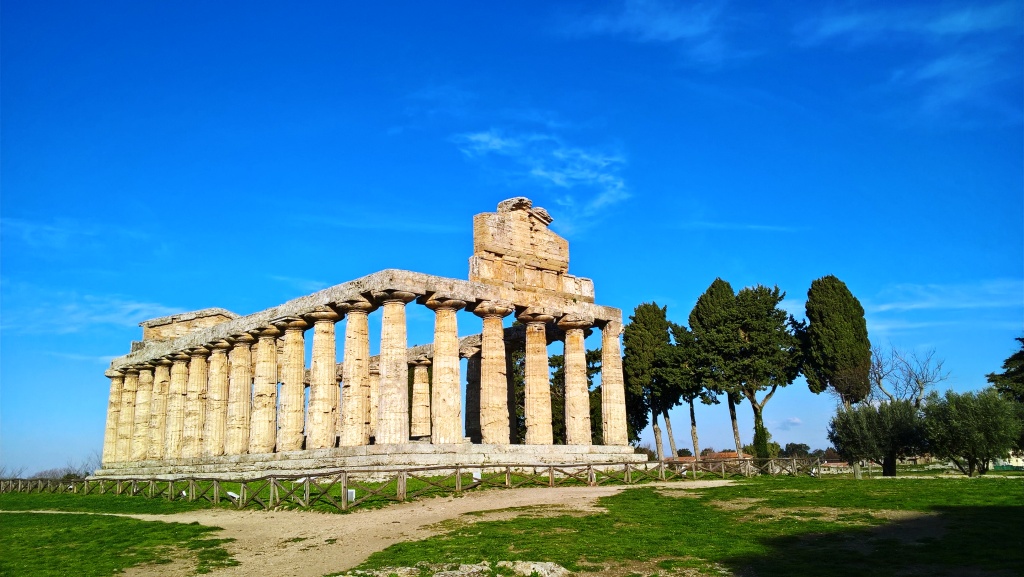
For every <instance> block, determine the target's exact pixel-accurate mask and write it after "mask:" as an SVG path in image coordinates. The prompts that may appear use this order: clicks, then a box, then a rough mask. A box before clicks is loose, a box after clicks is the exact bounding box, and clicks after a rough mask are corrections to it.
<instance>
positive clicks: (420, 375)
mask: <svg viewBox="0 0 1024 577" xmlns="http://www.w3.org/2000/svg"><path fill="white" fill-rule="evenodd" d="M375 297H376V298H375V302H370V301H368V300H363V299H360V300H355V301H350V302H346V303H340V304H338V305H336V306H334V307H322V308H319V309H316V310H314V311H312V312H310V313H309V314H306V315H303V317H302V318H297V317H296V318H285V319H279V320H277V321H274V323H273V325H272V326H268V327H264V328H262V329H259V330H256V331H253V332H252V333H250V334H242V335H237V336H233V337H231V338H230V339H227V340H223V341H217V342H214V343H210V344H208V345H206V346H203V347H197V348H194V349H190V350H188V351H185V352H181V353H176V354H173V355H169V356H168V357H164V358H161V359H159V360H156V361H153V362H152V363H147V364H141V365H137V366H134V367H130V368H128V369H125V370H123V371H113V372H109V373H108V376H109V377H110V379H111V387H110V398H109V404H108V410H107V424H106V436H105V440H104V449H103V461H104V462H105V463H110V462H123V461H143V460H164V459H177V458H197V457H213V456H220V455H225V454H227V455H237V454H243V453H255V454H259V453H271V452H275V451H277V452H286V451H297V450H301V449H303V448H305V449H307V450H308V449H323V448H329V447H333V446H335V443H336V442H337V443H338V445H340V446H359V445H366V444H368V443H369V442H370V437H371V436H373V438H374V442H375V443H376V444H395V443H405V442H408V441H409V440H410V437H414V438H415V437H418V438H426V437H429V439H430V442H431V443H434V444H447V443H461V442H463V440H464V437H463V432H462V407H461V391H460V388H461V375H460V356H459V337H458V326H457V321H456V316H457V315H456V313H457V311H459V310H460V309H462V308H464V307H465V306H466V303H465V302H464V301H461V300H457V299H449V298H444V297H439V296H433V297H431V298H430V299H428V300H427V302H426V303H425V304H426V306H427V307H429V308H430V309H432V310H434V311H435V328H434V351H433V359H426V358H421V359H415V360H413V361H412V362H411V363H410V361H409V359H408V358H407V352H406V351H407V338H406V319H405V305H406V304H407V303H408V302H410V301H411V300H413V299H414V298H415V297H416V295H414V294H413V293H408V292H403V291H384V292H382V293H379V294H376V295H375ZM377 306H380V307H381V308H382V309H383V310H382V313H383V314H382V317H383V319H382V328H381V347H380V356H379V362H378V366H377V367H375V368H376V370H371V367H370V355H369V330H368V319H367V315H368V314H369V313H370V312H371V311H373V310H375V308H376V307H377ZM512 310H513V308H512V307H511V306H510V305H507V304H504V303H496V302H482V303H479V304H477V305H476V306H475V307H473V312H474V313H475V314H476V315H478V316H480V317H481V318H482V319H483V335H482V336H483V339H482V343H481V348H480V352H479V354H478V355H474V356H470V357H469V363H470V364H469V375H467V378H468V379H469V383H468V388H467V422H466V425H467V426H466V428H467V433H468V434H469V435H470V437H472V438H474V439H479V440H480V441H481V442H483V443H494V444H503V443H509V441H510V436H511V430H510V418H509V409H510V406H511V403H510V402H509V395H510V393H509V386H508V380H507V375H506V355H505V343H504V329H503V326H502V323H503V321H502V319H503V318H504V317H505V316H507V315H508V314H510V313H511V312H512ZM343 316H347V318H348V322H347V325H346V331H345V337H344V338H345V341H344V351H343V354H344V360H345V363H344V372H343V375H342V378H341V389H340V393H339V388H338V380H337V377H336V364H337V359H336V353H335V351H336V343H335V323H337V322H338V321H339V320H341V318H343ZM518 318H519V320H520V321H521V322H523V323H524V324H525V325H526V406H525V411H526V429H527V430H526V443H528V444H551V443H552V431H551V398H550V390H549V388H550V386H549V376H548V359H547V341H546V336H545V334H546V331H545V325H546V324H548V323H552V322H554V321H555V319H554V317H553V316H551V315H548V314H543V313H536V312H531V311H530V310H529V309H528V310H527V311H526V312H524V313H522V314H520V315H519V316H518ZM557 324H558V326H559V327H560V328H562V329H563V330H564V331H565V375H566V378H565V388H566V392H565V396H566V437H567V443H568V444H578V445H586V444H590V442H591V440H590V434H591V433H590V407H589V393H588V387H587V378H586V351H585V348H584V344H583V340H584V330H585V329H586V328H588V327H589V326H590V325H591V323H590V322H588V320H587V319H583V318H579V317H574V316H566V317H562V318H561V319H560V320H559V321H558V323H557ZM311 326H312V329H313V343H312V361H311V367H310V393H309V406H308V416H306V407H305V402H304V401H305V394H304V387H305V384H304V376H305V358H304V354H305V342H304V338H305V337H304V332H305V330H307V329H308V328H310V327H311ZM601 329H602V334H603V339H602V349H603V351H604V355H603V358H602V363H603V369H602V383H603V385H602V421H603V428H604V440H605V444H608V445H625V444H626V442H627V435H626V423H625V421H626V420H625V396H624V390H623V383H622V369H621V357H620V356H619V333H620V332H621V325H620V324H619V323H618V322H614V321H613V322H607V323H606V324H605V325H604V326H603V327H601ZM279 339H280V340H283V351H282V353H281V355H282V356H283V358H282V359H278V355H279V353H278V340H279ZM254 357H255V358H254ZM279 361H280V364H279ZM410 364H411V366H412V367H413V398H412V411H411V413H412V415H411V417H412V418H411V422H410V410H409V407H410V403H409V401H410V399H409V396H408V378H409V367H410ZM430 365H432V366H433V379H432V380H433V386H432V387H431V384H430V382H429V379H428V369H427V367H428V366H430ZM279 367H280V370H279ZM278 373H280V374H278ZM474 381H478V382H474ZM279 382H280V393H279V392H278V383H279ZM278 397H279V398H278ZM304 425H305V427H304Z"/></svg>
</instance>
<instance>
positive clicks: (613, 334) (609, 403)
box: [601, 321, 629, 446]
mask: <svg viewBox="0 0 1024 577" xmlns="http://www.w3.org/2000/svg"><path fill="white" fill-rule="evenodd" d="M620 334H622V323H621V322H620V321H607V322H606V323H605V324H604V326H602V327H601V431H602V436H603V437H604V444H605V445H623V446H624V445H628V444H629V432H628V429H627V428H626V387H625V381H624V380H623V378H622V349H620V348H619V335H620Z"/></svg>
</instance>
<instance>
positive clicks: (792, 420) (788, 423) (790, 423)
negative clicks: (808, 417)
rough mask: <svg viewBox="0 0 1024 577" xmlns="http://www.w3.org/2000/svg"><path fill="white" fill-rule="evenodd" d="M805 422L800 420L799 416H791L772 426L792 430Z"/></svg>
mask: <svg viewBox="0 0 1024 577" xmlns="http://www.w3.org/2000/svg"><path fill="white" fill-rule="evenodd" d="M803 424H804V422H803V421H802V420H800V418H799V417H789V418H788V419H785V420H783V421H781V422H776V423H773V426H772V428H773V429H777V430H779V431H790V430H792V429H795V428H797V427H799V426H801V425H803Z"/></svg>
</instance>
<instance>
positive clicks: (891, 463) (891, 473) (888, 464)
mask: <svg viewBox="0 0 1024 577" xmlns="http://www.w3.org/2000/svg"><path fill="white" fill-rule="evenodd" d="M882 476H883V477H895V476H896V454H895V453H886V455H885V457H884V458H883V459H882Z"/></svg>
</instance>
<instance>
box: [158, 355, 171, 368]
mask: <svg viewBox="0 0 1024 577" xmlns="http://www.w3.org/2000/svg"><path fill="white" fill-rule="evenodd" d="M153 364H154V365H160V366H161V367H169V366H171V365H173V364H174V361H173V360H172V359H171V355H168V356H166V357H160V358H159V359H155V360H154V361H153Z"/></svg>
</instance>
